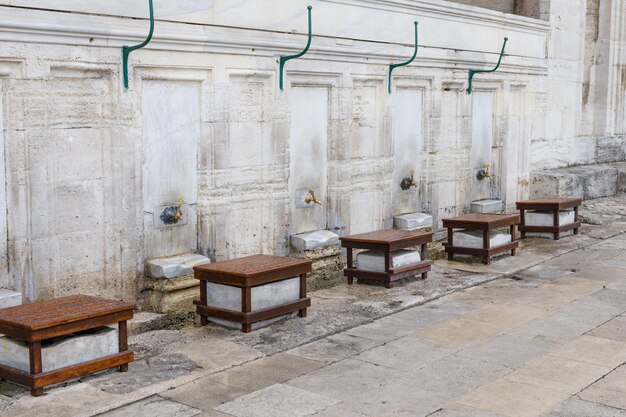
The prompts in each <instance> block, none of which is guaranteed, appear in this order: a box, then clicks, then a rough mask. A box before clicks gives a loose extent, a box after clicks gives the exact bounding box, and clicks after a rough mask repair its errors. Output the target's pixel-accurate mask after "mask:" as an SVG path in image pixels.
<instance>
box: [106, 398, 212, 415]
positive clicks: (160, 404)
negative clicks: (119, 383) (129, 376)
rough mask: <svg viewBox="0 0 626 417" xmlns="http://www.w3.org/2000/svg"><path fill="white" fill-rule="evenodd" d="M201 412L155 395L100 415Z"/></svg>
mask: <svg viewBox="0 0 626 417" xmlns="http://www.w3.org/2000/svg"><path fill="white" fill-rule="evenodd" d="M201 413H202V411H201V410H198V409H195V408H193V407H189V406H188V405H185V404H181V403H177V402H174V401H170V400H166V399H164V398H161V397H158V396H154V397H149V398H146V399H145V400H141V401H138V402H136V403H132V404H129V405H126V406H124V407H120V408H118V409H115V410H113V411H109V412H106V413H104V414H100V415H101V416H102V417H132V416H137V417H139V416H151V417H194V416H197V415H199V414H201Z"/></svg>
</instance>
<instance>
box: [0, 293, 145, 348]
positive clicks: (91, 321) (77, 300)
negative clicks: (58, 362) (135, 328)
mask: <svg viewBox="0 0 626 417" xmlns="http://www.w3.org/2000/svg"><path fill="white" fill-rule="evenodd" d="M134 309H135V304H132V303H125V302H122V301H116V300H108V299H106V298H99V297H92V296H89V295H71V296H68V297H62V298H57V299H54V300H48V301H37V302H34V303H31V304H24V305H21V306H16V307H8V308H3V309H0V333H2V334H5V335H7V336H10V337H14V338H16V339H21V340H29V341H36V340H44V339H49V338H52V337H56V336H61V335H65V334H70V333H73V332H77V331H80V330H87V329H92V328H95V327H100V326H105V325H108V324H112V323H117V322H119V321H125V320H129V319H131V318H132V317H133V310H134Z"/></svg>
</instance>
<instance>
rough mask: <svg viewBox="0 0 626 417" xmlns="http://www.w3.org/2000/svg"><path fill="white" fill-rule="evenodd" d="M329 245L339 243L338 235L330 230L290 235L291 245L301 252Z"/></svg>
mask: <svg viewBox="0 0 626 417" xmlns="http://www.w3.org/2000/svg"><path fill="white" fill-rule="evenodd" d="M330 245H339V236H338V235H337V234H335V233H333V232H331V231H330V230H316V231H315V232H308V233H300V234H298V235H291V246H293V248H294V249H297V250H299V251H301V252H302V251H305V250H311V249H315V248H320V247H322V246H330Z"/></svg>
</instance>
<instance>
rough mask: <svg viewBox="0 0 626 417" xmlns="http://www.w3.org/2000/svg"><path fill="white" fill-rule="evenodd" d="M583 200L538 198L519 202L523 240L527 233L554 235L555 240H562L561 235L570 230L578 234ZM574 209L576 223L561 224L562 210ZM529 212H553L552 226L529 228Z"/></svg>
mask: <svg viewBox="0 0 626 417" xmlns="http://www.w3.org/2000/svg"><path fill="white" fill-rule="evenodd" d="M582 202H583V199H582V198H537V199H533V200H525V201H518V202H517V203H516V206H517V209H518V210H519V211H520V217H521V223H520V225H519V230H520V232H521V234H522V239H524V238H526V232H531V233H552V235H553V236H554V239H555V240H559V239H560V238H561V233H563V232H566V231H568V230H572V229H573V230H574V234H575V235H577V234H578V229H579V228H580V221H578V208H579V207H580V205H581V204H582ZM572 208H573V209H574V223H569V224H564V225H561V224H559V222H560V219H559V212H560V211H561V210H567V209H572ZM527 210H537V211H551V212H552V215H553V224H552V226H527V225H526V219H525V212H526V211H527Z"/></svg>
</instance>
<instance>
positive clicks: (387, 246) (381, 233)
mask: <svg viewBox="0 0 626 417" xmlns="http://www.w3.org/2000/svg"><path fill="white" fill-rule="evenodd" d="M339 240H341V246H342V247H344V248H359V249H374V250H398V249H402V248H406V247H408V246H415V245H421V244H425V243H430V242H432V240H433V233H432V232H419V231H416V232H411V231H408V230H395V229H389V230H377V231H375V232H369V233H361V234H358V235H351V236H344V237H340V238H339Z"/></svg>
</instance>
